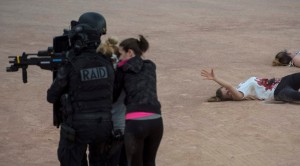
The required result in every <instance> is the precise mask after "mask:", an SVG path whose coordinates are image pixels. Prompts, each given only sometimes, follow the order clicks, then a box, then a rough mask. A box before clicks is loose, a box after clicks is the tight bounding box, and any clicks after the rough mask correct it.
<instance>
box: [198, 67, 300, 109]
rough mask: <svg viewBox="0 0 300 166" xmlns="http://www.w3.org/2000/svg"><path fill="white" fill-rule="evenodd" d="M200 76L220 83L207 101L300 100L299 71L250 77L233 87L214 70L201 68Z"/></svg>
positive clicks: (296, 101)
mask: <svg viewBox="0 0 300 166" xmlns="http://www.w3.org/2000/svg"><path fill="white" fill-rule="evenodd" d="M201 76H202V77H204V79H206V80H212V81H215V82H216V83H218V84H219V85H221V87H220V88H218V89H217V91H216V96H214V97H211V98H209V99H208V101H209V102H218V101H228V100H234V101H241V100H255V99H258V100H269V101H270V100H275V101H283V102H295V103H298V102H300V92H299V89H300V73H294V74H290V75H287V76H284V77H282V78H278V79H276V78H272V79H267V78H258V77H250V78H249V79H248V80H246V81H244V82H242V83H240V84H239V85H238V87H234V86H232V85H231V83H229V82H227V81H225V80H223V79H221V78H219V77H217V76H216V75H215V73H214V70H213V69H211V71H210V72H209V71H207V70H202V71H201Z"/></svg>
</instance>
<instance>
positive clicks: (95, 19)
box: [78, 12, 106, 36]
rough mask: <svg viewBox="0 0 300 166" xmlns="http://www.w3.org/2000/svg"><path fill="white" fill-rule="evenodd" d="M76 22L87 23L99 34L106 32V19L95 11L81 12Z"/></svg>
mask: <svg viewBox="0 0 300 166" xmlns="http://www.w3.org/2000/svg"><path fill="white" fill-rule="evenodd" d="M78 24H87V25H89V26H90V27H91V28H93V29H94V30H96V32H97V33H98V35H99V36H101V35H104V34H106V21H105V18H104V17H103V16H102V15H101V14H99V13H95V12H87V13H84V14H82V15H81V16H80V17H79V19H78Z"/></svg>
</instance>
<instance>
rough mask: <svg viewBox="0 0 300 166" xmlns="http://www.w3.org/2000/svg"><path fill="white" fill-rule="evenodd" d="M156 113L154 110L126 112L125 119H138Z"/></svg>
mask: <svg viewBox="0 0 300 166" xmlns="http://www.w3.org/2000/svg"><path fill="white" fill-rule="evenodd" d="M153 114H154V113H152V112H131V113H128V114H126V116H125V119H126V120H128V119H137V118H143V117H147V116H151V115H153Z"/></svg>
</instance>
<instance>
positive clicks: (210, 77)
mask: <svg viewBox="0 0 300 166" xmlns="http://www.w3.org/2000/svg"><path fill="white" fill-rule="evenodd" d="M201 76H202V77H204V79H205V80H215V74H214V70H213V69H211V71H210V72H208V71H206V70H201Z"/></svg>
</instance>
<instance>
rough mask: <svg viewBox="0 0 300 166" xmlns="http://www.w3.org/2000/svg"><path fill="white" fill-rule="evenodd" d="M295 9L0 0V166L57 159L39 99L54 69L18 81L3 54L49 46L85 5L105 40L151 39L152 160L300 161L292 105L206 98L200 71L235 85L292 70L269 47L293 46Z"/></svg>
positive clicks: (286, 5)
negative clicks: (276, 63) (157, 140)
mask: <svg viewBox="0 0 300 166" xmlns="http://www.w3.org/2000/svg"><path fill="white" fill-rule="evenodd" d="M299 8H300V1H299V0H284V1H282V0H251V1H250V0H226V1H225V0H151V1H148V0H113V1H110V0H101V1H97V0H88V1H80V0H64V1H59V0H52V1H42V0H28V1H24V0H1V1H0V22H1V23H0V36H1V40H0V55H1V56H0V64H1V68H2V70H0V77H1V80H0V98H1V100H0V126H1V127H0V142H1V144H0V162H1V164H0V165H6V166H16V165H24V166H40V165H43V166H53V165H58V164H59V162H58V160H57V156H56V150H57V145H58V138H59V130H58V129H56V127H54V126H52V105H51V104H49V103H47V101H46V91H47V89H48V88H49V86H50V84H51V81H52V75H51V72H50V71H47V70H41V69H40V68H39V67H36V66H30V67H29V68H28V83H27V84H23V82H22V76H21V71H19V72H15V73H7V72H6V71H5V68H6V67H7V66H9V63H8V56H15V55H20V54H21V53H22V52H27V53H35V52H37V51H38V50H44V49H46V48H47V47H48V46H52V38H53V37H54V36H58V35H61V34H62V32H63V29H64V28H68V27H69V23H70V21H71V20H77V19H78V17H79V16H80V15H81V14H82V13H84V12H87V11H96V12H99V13H102V14H103V15H104V16H105V18H106V20H107V29H108V33H107V35H106V36H104V39H105V38H106V37H109V36H115V37H117V38H118V39H120V40H121V39H124V38H127V37H137V35H139V34H143V35H145V36H146V37H147V39H148V40H149V42H150V50H149V52H148V53H147V54H146V57H147V58H149V59H152V60H153V61H154V62H155V63H156V64H157V79H158V83H157V84H158V95H159V99H160V101H161V103H162V112H163V118H164V127H165V132H164V136H163V140H162V142H161V146H160V148H159V151H158V154H157V160H156V161H157V165H159V166H298V165H300V158H299V156H300V130H299V129H300V120H299V119H300V109H299V105H292V104H267V103H265V102H264V101H242V102H222V103H208V102H206V99H207V98H209V97H210V96H212V95H214V92H215V89H216V88H218V87H219V86H218V85H217V84H216V83H213V82H211V81H207V80H203V79H202V78H201V76H200V71H201V69H210V68H214V69H215V72H216V74H217V75H219V76H220V77H222V78H224V79H227V80H228V81H231V82H232V83H233V84H238V83H239V82H241V81H243V80H245V79H247V78H248V77H250V76H258V77H267V78H271V77H282V76H284V75H287V74H290V73H294V72H299V70H300V69H299V68H289V67H272V66H271V62H272V59H273V57H274V54H275V53H276V52H278V51H281V50H283V49H288V50H291V51H296V50H298V49H299V46H300V31H299V29H300V20H299V18H300V12H299Z"/></svg>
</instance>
